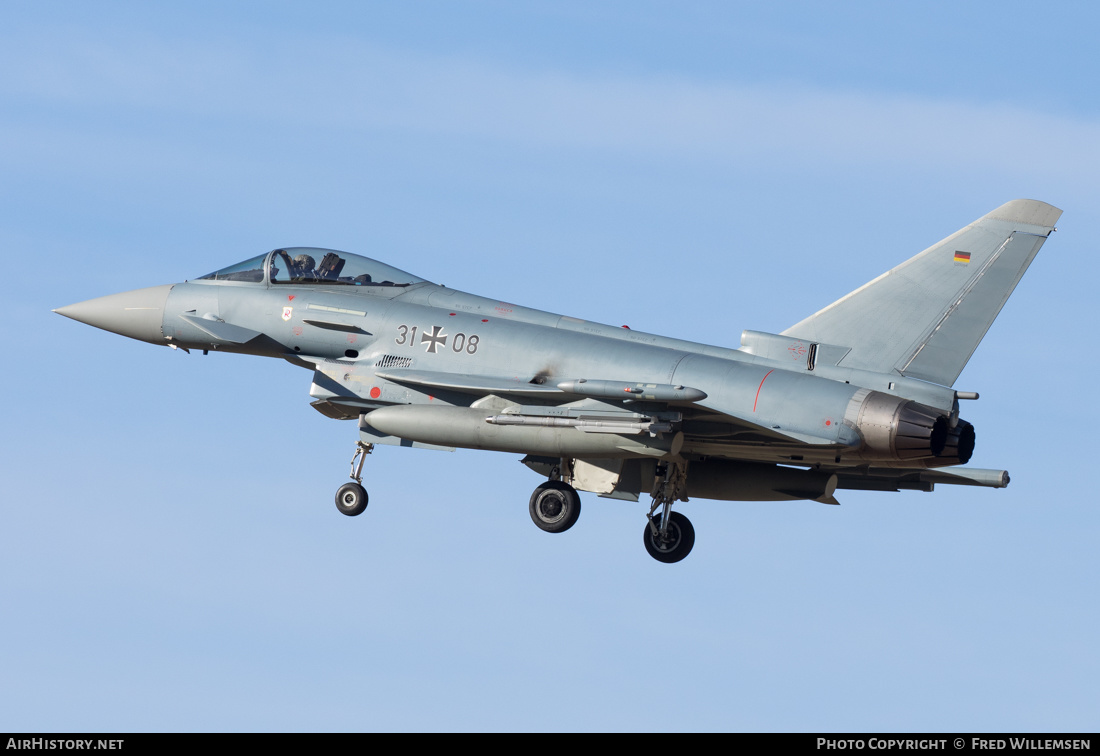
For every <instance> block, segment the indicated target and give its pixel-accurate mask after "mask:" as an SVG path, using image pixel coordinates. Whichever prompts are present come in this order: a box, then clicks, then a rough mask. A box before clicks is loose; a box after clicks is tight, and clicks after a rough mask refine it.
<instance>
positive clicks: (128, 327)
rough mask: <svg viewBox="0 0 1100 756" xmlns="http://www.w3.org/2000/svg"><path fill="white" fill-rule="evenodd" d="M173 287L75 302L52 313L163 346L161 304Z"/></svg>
mask: <svg viewBox="0 0 1100 756" xmlns="http://www.w3.org/2000/svg"><path fill="white" fill-rule="evenodd" d="M174 285H175V284H167V285H165V286H151V287H149V288H148V289H134V290H133V291H124V292H122V293H121V294H110V295H108V296H106V297H98V298H96V299H89V300H87V301H86V302H77V303H76V304H71V305H69V306H68V307H59V308H57V309H56V310H54V312H56V313H57V314H58V315H64V316H65V317H67V318H72V319H73V320H79V321H80V322H81V323H87V324H88V325H90V326H95V327H96V328H102V329H103V330H104V331H110V332H112V333H117V334H121V335H122V336H129V337H130V338H131V339H138V340H139V341H148V342H149V343H151V344H163V343H165V340H164V333H163V331H162V329H161V323H162V322H163V321H164V303H165V302H167V301H168V292H169V291H171V290H172V287H173V286H174Z"/></svg>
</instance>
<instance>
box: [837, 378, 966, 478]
mask: <svg viewBox="0 0 1100 756" xmlns="http://www.w3.org/2000/svg"><path fill="white" fill-rule="evenodd" d="M857 396H858V395H857ZM854 425H855V426H856V428H857V429H858V430H859V433H860V435H861V436H862V437H863V441H864V456H866V457H869V458H877V459H883V458H885V459H894V460H915V459H925V458H937V459H943V460H944V464H965V463H966V462H968V461H969V460H970V457H971V455H972V454H973V453H974V426H972V425H971V424H970V423H968V422H966V421H964V420H960V421H958V422H957V423H956V424H955V427H954V428H952V427H951V422H950V420H949V419H948V416H947V415H946V414H945V413H943V412H941V411H940V410H938V409H936V408H934V407H928V406H926V405H923V404H920V403H918V402H914V401H909V400H906V399H902V398H900V397H896V396H893V395H891V394H884V393H882V392H879V391H868V392H867V393H866V394H865V395H864V397H863V400H862V402H861V403H859V404H858V409H857V410H856V412H855V421H854Z"/></svg>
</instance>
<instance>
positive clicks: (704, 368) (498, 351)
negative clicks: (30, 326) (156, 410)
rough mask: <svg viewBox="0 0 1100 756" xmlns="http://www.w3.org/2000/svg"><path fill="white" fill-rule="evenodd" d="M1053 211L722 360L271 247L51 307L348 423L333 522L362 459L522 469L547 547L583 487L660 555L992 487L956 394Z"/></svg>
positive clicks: (901, 273) (996, 482) (353, 494)
mask: <svg viewBox="0 0 1100 756" xmlns="http://www.w3.org/2000/svg"><path fill="white" fill-rule="evenodd" d="M1061 214H1062V211H1061V210H1059V209H1057V208H1055V207H1053V206H1051V205H1048V204H1046V203H1043V202H1038V201H1035V200H1013V201H1011V202H1008V203H1006V204H1004V205H1002V206H1001V207H999V208H997V209H996V210H993V211H992V212H990V213H989V214H987V215H985V216H983V217H981V218H979V219H978V220H976V221H975V222H974V223H971V224H970V225H969V226H966V227H965V228H963V229H961V230H959V231H957V232H956V233H954V234H952V235H951V236H949V237H947V238H946V239H944V240H943V241H941V242H939V243H938V244H934V245H932V246H931V247H929V248H928V249H926V250H924V251H923V252H921V253H920V254H918V255H916V256H915V257H913V258H911V259H910V260H908V261H906V262H903V263H901V264H900V265H898V266H897V267H895V268H893V269H892V270H890V271H888V272H886V273H884V274H883V275H881V276H879V277H878V278H876V279H874V280H873V281H871V282H869V283H867V284H866V285H864V286H862V287H860V288H859V289H856V290H855V291H853V292H851V293H850V294H848V295H846V296H844V297H843V298H841V299H839V300H837V301H836V302H834V303H833V304H831V305H829V306H828V307H826V308H825V309H823V310H821V311H819V312H817V313H815V314H813V315H810V316H809V317H807V318H806V319H805V320H802V321H801V322H799V323H795V324H794V325H792V326H791V327H790V328H788V329H786V330H785V331H783V332H782V333H778V334H773V333H763V332H760V331H744V332H743V333H742V334H741V344H740V348H739V349H732V348H726V347H721V346H708V345H705V344H698V343H693V342H691V341H686V340H682V339H675V338H667V337H664V336H657V335H654V334H649V333H642V332H639V331H634V330H630V329H628V328H626V327H617V326H611V325H603V324H600V323H593V322H589V321H587V320H583V319H580V318H575V317H570V316H567V315H558V314H555V313H550V312H543V311H540V310H535V309H530V308H526V307H521V306H519V305H515V304H511V303H507V302H501V301H499V300H496V299H491V298H486V297H481V296H477V295H474V294H467V293H464V292H461V291H457V290H455V289H450V288H447V287H445V286H440V285H437V284H434V283H431V282H429V281H426V280H425V279H423V278H420V277H418V276H415V275H412V274H411V273H406V272H404V271H402V270H398V269H397V268H394V267H391V266H389V265H387V264H385V263H382V262H379V261H377V260H373V259H370V258H368V257H363V256H360V255H356V254H351V253H348V252H341V251H337V250H331V249H318V248H312V247H288V248H281V249H276V250H273V251H271V252H267V253H266V254H262V255H258V256H256V257H253V258H251V259H249V260H246V261H244V262H242V263H238V264H236V265H232V266H230V267H228V268H223V269H221V270H218V271H215V272H213V273H210V274H208V275H205V276H202V277H201V278H198V279H195V280H190V281H184V282H183V283H176V284H168V285H164V286H155V287H152V288H146V289H137V290H134V291H128V292H124V293H121V294H113V295H110V296H105V297H99V298H97V299H91V300H88V301H86V302H80V303H78V304H73V305H69V306H68V307H62V308H59V309H57V310H55V312H57V313H59V314H61V315H64V316H66V317H68V318H72V319H74V320H79V321H81V322H83V323H87V324H88V325H92V326H95V327H97V328H101V329H104V330H107V331H112V332H114V333H118V334H121V335H123V336H129V337H130V338H133V339H139V340H141V341H147V342H149V343H151V344H158V345H160V346H168V347H171V348H173V349H182V350H184V351H188V352H189V351H191V350H201V351H202V353H203V354H207V353H208V352H209V351H210V350H217V351H221V352H233V353H241V354H253V355H261V356H265V357H276V358H279V359H282V360H286V361H287V362H290V363H291V364H293V365H296V366H298V367H301V368H305V369H306V370H309V371H310V372H311V373H312V377H313V381H312V385H311V386H310V391H309V394H310V396H311V397H312V399H313V401H312V406H313V407H315V408H316V409H317V410H318V411H319V412H321V413H322V414H324V415H326V416H327V417H331V418H334V419H338V420H355V421H357V423H358V428H359V436H358V439H357V444H356V449H355V454H354V456H353V457H352V460H351V473H350V476H349V477H350V478H351V482H348V483H346V484H344V485H343V486H341V487H340V489H339V490H338V491H337V493H336V507H337V509H338V510H339V511H340V512H342V513H343V514H345V515H349V516H355V515H359V514H361V513H362V512H363V511H364V510H365V509H366V507H367V501H368V497H367V492H366V490H365V489H364V488H363V485H362V476H363V466H364V461H365V460H366V457H367V455H369V454H370V453H371V452H372V451H373V450H374V448H375V446H376V445H378V444H388V445H393V446H404V447H413V448H425V449H446V450H452V451H453V450H454V449H455V448H457V447H462V448H467V449H485V450H491V451H499V452H510V453H513V454H522V455H524V456H523V458H522V460H521V461H522V462H523V463H524V464H526V465H527V466H528V467H529V468H531V469H532V470H533V471H535V472H536V473H538V474H539V475H540V476H542V477H543V478H545V479H546V480H545V482H543V483H542V484H540V485H539V486H538V487H537V488H535V490H534V492H533V493H532V494H531V497H530V500H529V502H528V507H529V511H530V514H531V519H532V520H533V521H534V523H535V525H537V526H538V527H539V528H541V529H542V530H544V531H546V532H549V533H561V532H564V531H566V530H568V529H569V528H571V527H572V526H573V525H574V524H575V523H576V522H577V518H578V516H579V515H580V511H581V499H580V496H579V495H578V493H577V492H578V491H588V492H592V493H595V494H598V495H600V496H603V497H609V498H613V499H626V500H630V501H639V499H640V498H642V497H643V496H646V497H648V499H649V508H648V512H647V513H646V523H645V526H644V533H643V540H644V543H645V548H646V550H647V551H648V552H649V554H650V555H651V556H652V557H653V558H654V559H657V560H658V561H661V562H665V563H673V562H678V561H680V560H682V559H683V558H684V557H686V556H687V555H688V553H689V552H690V551H691V549H692V546H693V545H694V543H695V531H694V528H693V527H692V525H691V522H690V521H689V520H688V518H687V517H685V516H684V515H683V514H682V513H681V512H680V511H673V510H672V506H673V504H674V503H677V502H686V501H688V500H689V499H691V498H694V499H720V500H727V501H779V500H812V501H817V502H822V503H825V504H837V503H838V501H837V499H836V492H837V490H844V489H858V490H865V491H900V490H903V489H908V490H918V491H932V490H933V488H934V487H935V486H936V485H937V484H949V485H965V486H985V487H992V488H1003V487H1004V486H1006V485H1008V482H1009V477H1008V473H1007V472H1005V471H1004V470H985V469H973V468H969V467H962V466H961V465H965V464H966V463H967V462H968V461H969V460H970V458H971V455H972V454H973V452H974V445H975V437H976V434H975V430H974V426H973V425H971V424H970V423H969V422H967V421H965V420H963V419H962V418H960V416H959V414H960V413H959V406H960V400H968V399H970V400H973V399H977V398H978V394H977V393H975V392H969V391H957V390H955V389H954V388H952V387H953V386H954V384H955V381H956V379H957V378H958V377H959V374H960V373H961V372H962V370H963V367H964V366H965V365H966V363H967V361H968V360H969V359H970V356H971V355H972V354H973V352H974V350H975V348H976V347H977V346H978V343H979V342H980V341H981V340H982V337H983V336H985V333H986V331H987V330H988V329H989V327H990V325H991V324H992V322H993V320H994V318H996V317H997V314H998V313H999V312H1000V310H1001V307H1002V306H1003V305H1004V303H1005V301H1006V300H1007V299H1008V297H1009V295H1010V294H1011V293H1012V291H1013V290H1014V289H1015V287H1016V284H1017V283H1018V282H1019V281H1020V278H1021V277H1022V276H1023V274H1024V272H1025V271H1026V270H1027V268H1028V266H1029V265H1030V264H1031V261H1032V260H1033V259H1034V257H1035V255H1036V253H1037V252H1038V251H1039V248H1040V247H1041V246H1042V245H1043V242H1044V241H1046V239H1047V237H1048V236H1049V235H1050V234H1051V232H1052V231H1054V224H1055V222H1056V221H1057V220H1058V218H1059V217H1060V216H1061Z"/></svg>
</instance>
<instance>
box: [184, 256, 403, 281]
mask: <svg viewBox="0 0 1100 756" xmlns="http://www.w3.org/2000/svg"><path fill="white" fill-rule="evenodd" d="M199 280H206V281H247V282H251V283H267V284H276V285H277V284H308V285H311V286H312V285H325V286H327V285H344V286H411V285H412V284H416V283H423V282H424V279H423V278H418V277H416V276H414V275H412V274H411V273H406V272H405V271H403V270H398V269H397V268H394V267H392V266H389V265H386V264H385V263H380V262H378V261H377V260H372V259H370V258H369V257H362V256H360V255H353V254H351V253H350V252H340V251H339V250H335V249H320V248H318V247H286V248H283V249H276V250H272V251H271V252H268V253H267V254H264V255H259V256H257V257H253V258H252V259H251V260H245V261H244V262H241V263H237V264H236V265H230V266H229V267H228V268H222V269H221V270H217V271H214V272H213V273H208V274H207V275H205V276H203V277H202V278H200V279H199Z"/></svg>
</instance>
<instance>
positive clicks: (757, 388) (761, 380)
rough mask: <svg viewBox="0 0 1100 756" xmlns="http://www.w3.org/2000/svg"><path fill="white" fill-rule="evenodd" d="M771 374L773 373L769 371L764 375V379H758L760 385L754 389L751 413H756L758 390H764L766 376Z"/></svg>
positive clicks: (758, 399)
mask: <svg viewBox="0 0 1100 756" xmlns="http://www.w3.org/2000/svg"><path fill="white" fill-rule="evenodd" d="M772 372H773V371H771V370H769V371H768V372H766V373H765V374H764V377H763V378H761V379H760V385H759V386H757V387H756V398H755V399H753V401H752V411H753V412H756V403H757V402H758V401H760V389H762V388H764V381H766V380H768V376H769V375H771V374H772Z"/></svg>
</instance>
